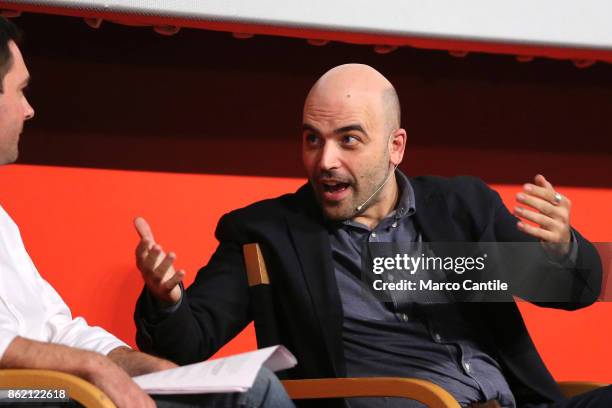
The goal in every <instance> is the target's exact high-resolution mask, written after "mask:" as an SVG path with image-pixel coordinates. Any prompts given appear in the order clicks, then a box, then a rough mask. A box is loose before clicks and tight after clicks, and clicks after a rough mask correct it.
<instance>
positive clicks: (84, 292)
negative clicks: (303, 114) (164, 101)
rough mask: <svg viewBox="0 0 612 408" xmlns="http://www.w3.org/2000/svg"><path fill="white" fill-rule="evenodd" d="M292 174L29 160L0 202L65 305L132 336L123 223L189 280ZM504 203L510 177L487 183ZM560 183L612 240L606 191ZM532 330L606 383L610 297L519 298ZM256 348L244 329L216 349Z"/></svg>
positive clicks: (3, 178)
mask: <svg viewBox="0 0 612 408" xmlns="http://www.w3.org/2000/svg"><path fill="white" fill-rule="evenodd" d="M302 182H303V180H302V179H298V178H272V177H246V176H220V175H206V174H203V175H190V174H168V173H155V172H136V171H117V170H93V169H79V168H62V167H47V166H30V165H11V166H6V167H3V168H0V185H1V186H2V188H1V189H0V203H1V204H2V206H3V207H4V208H5V209H6V210H7V211H8V212H9V213H10V214H11V215H12V217H13V218H14V220H15V221H16V222H17V223H18V224H19V226H20V228H21V232H22V236H23V239H24V241H25V243H26V246H27V248H28V250H29V253H30V255H31V257H32V258H33V260H34V262H35V264H36V265H37V267H38V269H39V272H40V273H41V274H42V275H43V276H44V277H45V278H46V279H47V280H48V281H49V282H50V283H51V284H52V285H53V286H55V287H56V289H57V290H58V291H59V293H60V294H61V295H62V296H63V297H64V299H65V301H66V302H67V303H68V305H69V306H70V307H71V308H72V310H73V312H74V314H81V315H83V316H85V317H86V318H87V320H88V321H89V322H90V323H92V324H97V325H101V326H104V327H106V328H108V329H109V330H111V331H112V332H113V333H115V334H116V335H118V336H119V337H121V338H122V339H124V340H125V341H127V342H128V343H130V344H132V345H133V344H134V333H135V329H134V326H133V323H132V313H133V309H134V303H135V300H136V297H137V296H138V293H139V291H140V289H141V279H140V275H139V272H138V271H137V269H136V268H135V266H134V261H133V251H134V247H135V245H136V242H137V236H136V233H135V232H134V230H133V228H132V224H131V221H132V219H133V217H135V216H136V215H142V216H145V217H146V218H147V219H148V220H149V221H150V223H151V225H152V226H153V228H154V232H155V234H156V238H157V240H158V241H159V242H160V243H162V244H163V245H164V247H165V248H166V249H168V250H173V251H176V252H177V253H178V259H177V263H178V264H179V265H180V267H183V268H185V269H186V270H187V276H186V283H190V282H191V281H192V280H193V278H194V275H195V273H196V272H197V270H198V268H199V267H200V266H202V265H203V264H205V263H206V262H207V260H208V259H209V257H210V255H211V254H212V252H213V250H214V248H215V246H216V241H215V239H214V237H213V230H214V227H215V225H216V222H217V220H218V218H219V217H220V216H221V215H222V214H223V213H225V212H227V211H230V210H232V209H234V208H237V207H240V206H244V205H247V204H249V203H251V202H253V201H256V200H259V199H262V198H267V197H273V196H276V195H280V194H283V193H286V192H288V191H293V190H295V189H296V188H297V187H298V186H299V185H301V184H302ZM493 187H494V188H496V189H497V190H498V191H499V192H500V194H501V195H502V197H503V199H504V201H505V202H506V205H507V206H509V207H510V208H511V206H512V205H513V202H514V201H513V197H514V194H515V193H516V192H517V191H518V189H519V186H518V185H494V186H493ZM558 190H559V191H560V192H562V193H563V194H565V195H567V196H568V197H570V198H571V199H572V201H573V202H574V209H573V213H572V220H573V225H574V226H575V227H576V228H577V229H579V230H580V231H581V232H582V233H584V234H585V235H586V236H587V237H589V238H590V239H591V240H592V241H612V230H611V229H610V226H611V225H612V213H611V212H610V203H611V202H612V189H605V188H599V189H596V188H575V187H574V188H570V187H563V186H559V187H558ZM521 309H522V312H523V314H524V316H525V319H526V321H527V324H528V327H529V329H530V332H531V333H532V335H533V337H534V339H535V342H536V344H537V346H538V349H539V350H540V352H541V354H542V356H543V358H544V360H545V361H546V363H547V364H548V366H549V368H550V369H551V371H552V372H553V374H554V375H555V377H556V378H557V379H559V380H569V379H589V380H596V381H606V382H612V368H611V367H612V351H611V350H610V343H609V339H610V338H612V324H610V321H611V320H612V304H611V303H603V302H600V303H598V304H595V305H593V306H591V307H589V308H587V309H584V310H581V311H576V312H571V313H569V312H563V311H556V310H544V309H541V308H537V307H534V306H532V305H529V304H526V303H524V302H523V303H521ZM254 347H255V340H254V336H253V330H252V328H251V327H249V328H248V329H247V330H246V331H245V332H244V333H243V334H241V335H239V336H238V337H237V338H236V339H235V340H234V341H233V342H232V343H230V344H229V345H228V346H227V347H225V348H224V349H223V350H222V351H221V352H220V355H223V354H228V353H234V352H238V351H243V350H247V349H251V348H254Z"/></svg>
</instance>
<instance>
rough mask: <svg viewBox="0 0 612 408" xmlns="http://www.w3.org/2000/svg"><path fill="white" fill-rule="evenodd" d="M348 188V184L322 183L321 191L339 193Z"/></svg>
mask: <svg viewBox="0 0 612 408" xmlns="http://www.w3.org/2000/svg"><path fill="white" fill-rule="evenodd" d="M348 187H349V183H334V182H327V183H323V191H325V192H326V193H339V192H342V191H344V190H346V189H347V188H348Z"/></svg>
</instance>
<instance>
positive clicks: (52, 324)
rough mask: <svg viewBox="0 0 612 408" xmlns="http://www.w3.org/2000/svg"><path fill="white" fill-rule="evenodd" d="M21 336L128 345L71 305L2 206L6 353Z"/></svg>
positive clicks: (0, 271) (90, 345) (1, 338)
mask: <svg viewBox="0 0 612 408" xmlns="http://www.w3.org/2000/svg"><path fill="white" fill-rule="evenodd" d="M16 336H21V337H25V338H28V339H32V340H38V341H44V342H49V343H55V344H63V345H65V346H71V347H77V348H81V349H86V350H91V351H96V352H98V353H101V354H104V355H106V354H108V353H109V352H110V351H111V350H113V349H114V348H116V347H119V346H126V347H127V345H126V344H125V343H124V342H122V341H121V340H119V339H118V338H116V337H115V336H113V335H112V334H110V333H108V332H107V331H106V330H104V329H102V328H100V327H91V326H89V325H88V324H87V322H86V321H85V319H83V318H82V317H76V318H74V319H73V318H72V314H71V313H70V309H68V306H66V304H65V303H64V301H63V300H62V298H61V297H60V296H59V295H58V293H57V292H56V291H55V289H53V287H51V285H49V283H48V282H47V281H45V280H44V279H43V278H42V277H41V276H40V274H39V273H38V271H37V270H36V267H35V266H34V264H33V263H32V260H31V259H30V256H29V255H28V253H27V252H26V249H25V247H24V246H23V241H22V240H21V235H20V234H19V228H17V225H16V224H15V223H14V222H13V220H12V219H11V217H9V215H8V214H7V213H6V211H4V209H3V208H2V206H0V358H2V355H4V352H5V350H6V348H7V347H8V346H9V344H10V343H11V342H12V341H13V339H14V338H15V337H16Z"/></svg>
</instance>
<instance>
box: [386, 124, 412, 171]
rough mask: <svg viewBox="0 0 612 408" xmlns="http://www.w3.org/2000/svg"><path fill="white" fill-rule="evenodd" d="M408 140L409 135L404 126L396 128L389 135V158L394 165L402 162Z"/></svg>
mask: <svg viewBox="0 0 612 408" xmlns="http://www.w3.org/2000/svg"><path fill="white" fill-rule="evenodd" d="M407 140H408V135H407V133H406V130H405V129H402V128H399V129H396V130H394V131H393V133H392V134H391V136H390V137H389V158H390V159H391V163H393V165H394V166H397V165H399V164H400V163H401V162H402V159H403V158H404V151H405V149H406V142H407Z"/></svg>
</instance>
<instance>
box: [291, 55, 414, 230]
mask: <svg viewBox="0 0 612 408" xmlns="http://www.w3.org/2000/svg"><path fill="white" fill-rule="evenodd" d="M302 122H303V123H302V128H303V133H302V159H303V161H304V167H305V169H306V171H307V173H308V179H309V180H310V183H311V185H312V187H313V190H314V193H315V195H316V197H317V199H318V201H319V203H320V205H321V208H322V210H323V212H324V214H325V215H326V216H327V217H328V218H330V219H333V220H344V219H349V218H354V217H357V216H358V217H363V219H362V220H361V221H360V222H362V221H363V222H368V221H367V220H370V221H372V220H373V219H375V218H376V217H378V216H381V215H385V214H387V212H388V210H389V208H391V207H392V206H393V205H394V203H395V201H394V200H395V197H397V185H396V183H395V178H394V177H395V176H394V172H393V170H394V169H395V166H397V165H398V164H399V163H400V162H401V161H402V157H403V154H404V147H405V145H406V131H405V130H404V129H401V128H400V107H399V101H398V98H397V94H396V92H395V89H394V88H393V85H391V83H390V82H389V81H388V80H387V78H385V77H384V76H382V75H381V73H380V72H378V71H376V70H375V69H374V68H372V67H369V66H367V65H361V64H346V65H340V66H338V67H335V68H333V69H331V70H329V71H327V72H326V73H325V74H324V75H323V76H322V77H321V78H319V80H318V81H317V82H316V83H315V84H314V86H313V87H312V89H311V90H310V92H309V93H308V96H307V97H306V102H305V103H304V115H303V118H302Z"/></svg>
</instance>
